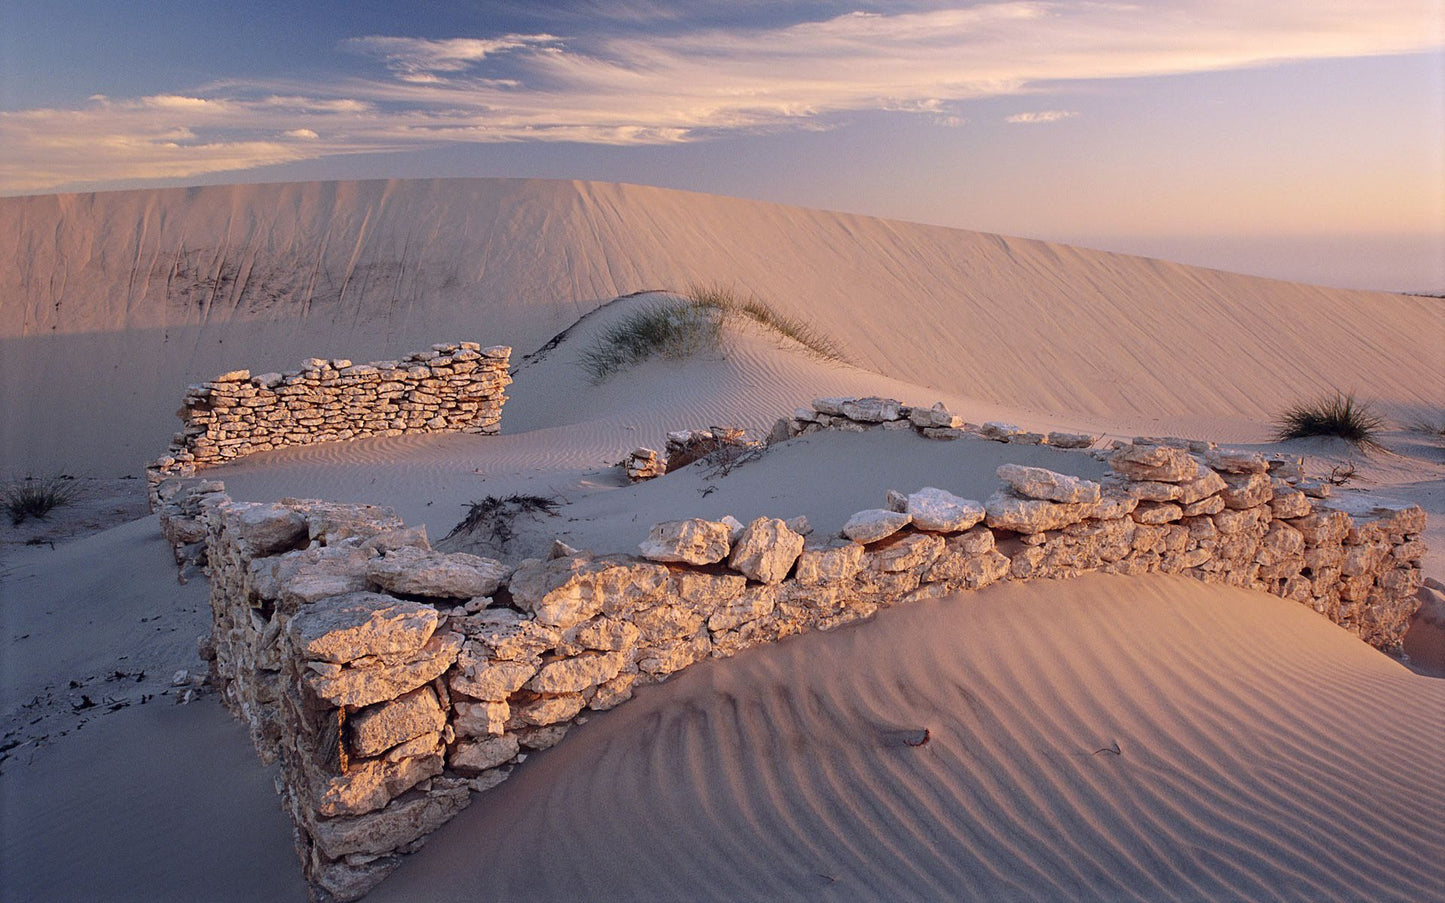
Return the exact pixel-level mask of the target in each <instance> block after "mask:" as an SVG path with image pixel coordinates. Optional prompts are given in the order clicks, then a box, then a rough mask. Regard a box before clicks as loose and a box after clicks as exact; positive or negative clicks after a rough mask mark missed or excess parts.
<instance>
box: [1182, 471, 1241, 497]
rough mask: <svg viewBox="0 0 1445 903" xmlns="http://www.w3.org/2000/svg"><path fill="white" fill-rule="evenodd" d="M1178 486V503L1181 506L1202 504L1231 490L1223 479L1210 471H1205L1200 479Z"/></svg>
mask: <svg viewBox="0 0 1445 903" xmlns="http://www.w3.org/2000/svg"><path fill="white" fill-rule="evenodd" d="M1178 485H1179V496H1178V501H1179V503H1180V504H1181V505H1192V504H1194V503H1196V502H1201V501H1203V500H1205V499H1207V498H1209V497H1210V496H1213V495H1218V494H1219V493H1221V492H1223V491H1224V490H1226V489H1228V488H1229V484H1228V483H1226V482H1225V481H1224V478H1223V477H1221V476H1220V475H1219V474H1217V473H1215V472H1214V471H1212V470H1208V469H1205V470H1204V471H1203V475H1202V476H1200V477H1199V478H1198V479H1194V480H1186V481H1184V482H1182V483H1180V484H1178Z"/></svg>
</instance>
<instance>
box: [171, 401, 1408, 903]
mask: <svg viewBox="0 0 1445 903" xmlns="http://www.w3.org/2000/svg"><path fill="white" fill-rule="evenodd" d="M281 385H284V383H283V384H281ZM845 401H848V400H847V399H843V400H839V401H838V403H837V405H835V407H838V408H839V409H840V410H841V408H842V406H843V402H845ZM915 415H917V416H915ZM814 416H815V417H816V420H814V421H810V423H812V424H814V425H817V424H821V423H822V422H823V421H824V419H825V418H832V417H840V418H841V414H838V415H834V414H828V413H825V412H823V411H815V412H814ZM941 416H942V415H941V414H940V413H939V412H938V411H936V410H933V409H929V410H928V411H925V412H924V413H923V414H918V412H917V409H914V410H911V411H908V412H906V413H905V414H904V417H906V418H907V419H903V417H900V419H899V420H896V421H886V422H887V423H901V424H903V426H904V428H913V427H915V426H916V424H917V423H918V422H920V421H927V422H929V423H933V422H934V420H935V419H936V418H938V417H941ZM844 422H846V423H852V424H854V425H855V426H856V425H858V422H856V421H852V420H846V421H844ZM829 428H831V427H829ZM859 428H862V427H861V426H860V427H859ZM928 428H929V429H932V428H934V427H931V426H930V427H928ZM1150 442H1151V443H1154V444H1141V445H1139V446H1132V447H1133V448H1139V449H1142V450H1141V451H1139V452H1138V453H1137V455H1134V456H1137V457H1141V458H1143V459H1144V463H1143V464H1140V462H1138V461H1134V460H1132V457H1130V458H1129V459H1128V460H1127V461H1126V463H1125V464H1124V467H1125V469H1126V470H1129V469H1136V465H1137V466H1138V467H1139V468H1144V470H1139V472H1141V473H1147V478H1144V479H1137V480H1131V479H1128V478H1122V477H1121V478H1111V479H1110V480H1108V481H1106V483H1107V485H1106V486H1104V487H1101V490H1102V491H1101V492H1100V495H1099V496H1098V497H1097V499H1096V500H1093V501H1074V502H1062V501H1056V500H1053V499H1047V498H1045V499H1038V498H1022V497H1020V496H1019V493H1018V491H1017V489H1016V487H1015V485H1014V484H1013V483H1012V482H1010V483H1009V485H1008V486H1007V487H1006V488H1004V489H1002V490H1001V491H1000V492H999V493H997V494H995V496H993V497H991V498H990V500H989V502H988V503H987V504H986V505H985V506H984V508H985V509H986V510H985V523H984V524H978V523H976V522H971V519H972V518H974V517H976V513H970V514H969V515H968V516H966V517H949V518H944V517H941V516H939V517H934V518H933V519H930V517H929V515H928V514H927V513H926V511H925V509H926V507H927V506H925V505H921V504H919V503H918V502H919V500H930V499H931V500H933V501H938V500H940V499H942V501H945V502H947V503H948V504H949V505H955V506H960V505H961V507H964V508H967V507H968V505H969V504H972V503H967V502H966V501H965V500H957V499H955V498H953V497H951V496H950V497H948V498H942V496H940V495H936V494H935V493H938V491H937V490H929V489H925V490H920V491H919V492H916V493H912V494H904V493H895V494H892V498H891V501H890V504H889V507H898V508H902V509H903V510H902V511H887V510H882V509H874V510H870V511H868V512H863V513H862V514H861V515H859V516H855V517H854V518H852V519H850V523H851V524H852V525H853V526H854V527H855V530H854V531H853V532H854V533H856V534H857V535H856V536H855V537H854V541H844V542H838V541H837V540H824V543H825V544H824V545H823V546H821V547H818V548H811V549H808V548H802V536H801V535H800V530H799V529H797V528H799V527H803V525H802V524H797V525H796V527H794V526H790V525H788V524H787V523H784V522H782V521H778V520H774V519H770V518H762V519H759V520H757V521H755V522H754V523H753V524H751V525H749V526H747V527H744V526H743V525H742V524H740V523H736V522H735V521H730V520H724V521H719V522H717V524H718V526H719V527H721V528H723V529H725V530H727V531H728V539H729V544H730V546H729V547H730V548H731V549H732V550H733V552H734V553H735V554H734V557H733V558H732V559H730V560H723V561H715V562H710V563H706V564H700V565H692V564H687V563H684V562H673V563H670V564H669V565H667V566H664V565H662V564H657V563H653V562H648V561H644V560H640V559H637V558H632V557H627V556H611V557H597V556H594V555H592V554H590V553H585V552H584V553H578V552H575V551H574V550H571V549H567V548H565V547H563V548H560V549H558V550H557V551H556V552H555V553H554V555H553V556H552V557H551V558H550V559H549V560H547V561H528V562H525V563H524V564H523V565H522V566H520V567H519V568H518V569H517V571H516V572H515V573H513V574H512V575H510V577H504V578H499V579H500V580H501V583H500V585H499V586H498V587H497V588H496V591H495V595H496V597H497V599H498V601H499V602H503V603H505V602H508V601H510V603H511V605H514V606H515V608H513V607H508V606H507V605H496V606H492V605H490V604H489V603H490V601H491V599H490V597H481V598H480V599H478V600H473V603H469V604H468V605H466V606H464V607H450V610H449V611H448V613H447V614H446V615H444V616H443V615H439V614H438V613H437V612H436V611H435V610H433V609H432V608H431V606H427V605H421V604H419V603H416V602H412V601H406V600H402V599H397V598H395V597H393V596H389V595H386V594H384V593H377V592H371V591H367V590H365V589H364V587H366V586H368V585H371V586H375V585H377V584H376V583H374V582H371V577H370V575H371V574H372V572H373V571H374V570H375V565H376V562H377V561H379V560H380V561H385V560H392V561H395V560H398V559H400V560H409V561H415V562H417V563H418V564H419V565H422V564H424V563H425V562H430V561H434V560H435V558H436V556H434V554H433V553H431V552H430V551H429V550H428V549H427V548H426V541H425V536H424V535H423V534H419V533H417V532H416V531H408V530H406V529H405V528H404V527H403V526H402V525H401V524H400V523H399V522H398V521H396V519H395V517H394V516H393V515H391V514H390V512H387V511H385V510H384V509H378V508H372V507H369V506H341V505H335V504H332V503H322V502H309V501H297V500H284V501H283V502H281V503H279V507H280V508H282V509H290V510H291V511H293V512H294V513H295V514H296V515H297V516H299V517H300V518H301V519H302V520H303V521H304V522H305V524H306V533H305V535H304V537H303V536H301V535H300V534H298V536H297V538H296V539H295V540H287V541H285V542H283V541H281V540H275V541H273V542H257V541H255V540H254V535H252V534H248V533H247V531H248V530H250V529H252V528H254V527H255V523H254V522H249V521H247V520H246V518H245V515H246V512H248V511H253V510H255V509H253V508H249V507H247V506H244V505H236V504H235V503H232V502H230V501H229V499H226V498H225V496H224V495H223V494H222V493H221V490H222V489H223V487H219V485H217V486H206V487H202V486H201V484H200V483H198V482H194V481H193V482H192V483H189V484H183V485H174V484H169V483H165V484H162V485H161V486H160V487H159V490H158V491H159V492H162V493H164V496H163V497H164V503H165V504H166V505H167V506H168V509H167V510H169V511H172V512H174V514H173V516H172V517H171V519H172V520H173V521H174V522H175V523H177V524H186V525H187V526H186V527H185V532H186V535H191V536H194V535H195V526H196V525H197V524H199V525H202V526H204V528H205V548H206V554H207V562H208V567H209V576H210V580H211V588H212V597H211V605H212V634H211V637H210V639H209V643H208V645H209V646H210V647H211V648H212V649H213V650H214V658H213V659H212V674H211V678H212V680H213V682H214V683H215V684H216V685H217V686H218V687H219V688H220V692H221V696H222V698H223V699H224V700H225V702H226V704H227V706H228V707H230V708H231V710H232V711H233V712H234V713H236V714H237V716H238V717H240V718H241V719H243V720H244V721H245V722H246V724H247V726H248V729H249V730H250V732H251V736H252V740H253V742H254V743H255V745H256V748H257V750H258V752H259V753H260V754H261V756H262V758H263V760H266V761H276V762H277V764H278V765H279V771H280V779H279V781H278V790H279V792H280V793H281V796H282V802H283V807H284V808H285V810H286V811H288V812H289V813H291V814H292V817H293V821H294V823H295V826H296V831H295V839H296V843H297V851H298V854H299V856H300V858H301V861H302V864H303V868H304V869H305V870H306V875H307V878H308V880H309V881H310V882H311V883H312V886H313V888H315V889H316V892H317V893H318V895H320V894H332V895H337V896H343V895H346V896H347V898H348V899H352V898H354V897H355V896H356V895H359V894H361V893H364V892H365V891H366V890H367V889H369V888H370V887H372V886H374V884H375V882H376V881H379V880H381V878H382V877H384V876H385V874H387V873H388V872H389V871H391V870H392V869H394V868H395V867H396V866H397V865H398V864H399V862H400V861H401V859H402V857H403V856H404V855H405V854H406V853H408V852H410V851H412V850H413V849H415V847H416V844H417V842H418V840H419V839H420V837H421V836H422V835H423V834H424V833H425V832H426V831H429V830H432V829H434V828H435V827H436V826H437V825H439V824H440V823H441V822H442V821H445V819H446V818H449V817H450V816H451V815H453V814H455V812H456V811H457V810H458V809H459V808H460V805H463V804H464V803H465V801H466V799H467V795H468V793H469V792H471V791H478V792H480V791H485V790H487V789H490V788H492V787H495V786H496V785H497V784H499V783H501V782H502V781H504V780H506V779H507V778H508V776H509V775H510V774H511V773H512V768H513V765H514V764H515V763H516V762H518V761H519V760H520V759H521V758H522V757H523V755H524V754H525V753H527V752H528V751H531V752H535V751H540V750H545V749H547V748H549V747H551V746H552V745H554V744H556V743H557V742H559V741H560V740H561V739H562V738H563V737H564V736H565V735H566V733H567V731H568V729H569V727H570V726H571V725H573V724H576V723H579V722H580V720H581V719H583V718H585V717H586V715H585V714H584V713H585V712H587V711H588V710H591V711H601V710H605V709H609V708H611V707H613V706H616V705H618V704H620V703H621V702H623V701H625V700H627V699H628V698H630V697H631V695H632V692H633V690H634V688H635V687H636V686H637V685H639V684H646V683H649V682H653V681H657V680H662V679H664V678H666V677H667V676H668V675H669V674H671V673H673V672H675V671H678V670H680V669H683V668H686V667H687V666H689V665H691V664H693V663H695V662H698V661H701V660H703V659H705V658H708V657H709V656H717V657H722V656H728V655H733V654H735V653H737V652H739V651H741V650H743V649H746V648H749V647H751V646H756V645H759V644H762V643H769V642H773V641H776V640H778V639H781V638H783V637H786V636H789V635H792V634H796V633H800V632H803V631H807V630H827V629H832V628H834V627H837V626H840V625H842V624H848V623H852V622H855V621H857V620H859V619H861V618H866V617H869V616H871V615H872V614H873V613H874V612H876V611H877V610H878V609H879V608H882V607H887V606H890V605H896V604H905V603H908V602H912V601H915V600H919V599H924V598H932V597H939V596H944V595H947V594H949V593H952V592H956V591H959V590H967V589H973V588H977V587H982V586H987V585H989V584H991V583H994V582H997V581H1000V580H1008V579H1036V578H1066V577H1072V576H1075V575H1078V574H1084V573H1089V572H1103V573H1113V574H1143V573H1150V572H1160V573H1177V574H1187V575H1189V576H1192V577H1194V578H1196V579H1200V580H1205V581H1209V582H1215V583H1227V584H1231V585H1237V586H1245V587H1252V588H1254V589H1258V590H1263V591H1266V592H1270V593H1273V594H1275V595H1278V596H1281V597H1283V598H1286V599H1292V600H1296V601H1299V602H1300V603H1302V604H1305V605H1309V606H1310V607H1312V608H1314V609H1315V610H1316V611H1319V612H1320V613H1322V614H1323V615H1325V616H1326V617H1328V618H1330V619H1331V620H1332V621H1334V622H1335V623H1337V624H1340V625H1341V626H1342V627H1344V628H1346V629H1348V630H1351V631H1352V632H1354V633H1356V634H1357V635H1358V636H1360V637H1361V638H1362V639H1364V640H1366V641H1367V642H1370V643H1372V644H1373V645H1376V646H1378V647H1380V648H1384V649H1393V648H1395V647H1396V646H1397V645H1398V643H1399V640H1400V636H1401V635H1402V633H1403V630H1404V627H1405V625H1406V624H1407V623H1408V620H1409V617H1410V615H1411V613H1412V611H1413V608H1414V605H1415V596H1414V594H1415V592H1416V590H1417V589H1418V588H1419V586H1420V584H1421V577H1420V570H1419V561H1420V558H1421V556H1422V555H1423V554H1424V545H1423V543H1422V542H1421V540H1420V534H1421V533H1422V531H1423V530H1424V528H1425V519H1424V512H1423V511H1421V510H1420V509H1419V508H1403V509H1395V508H1380V509H1377V510H1375V511H1373V512H1371V513H1370V514H1369V515H1363V516H1356V517H1351V516H1350V515H1348V514H1346V513H1345V512H1343V511H1338V510H1332V509H1329V508H1327V507H1325V506H1324V505H1323V504H1322V503H1316V502H1313V501H1311V498H1312V497H1311V496H1307V495H1306V493H1305V491H1304V490H1303V489H1301V488H1299V487H1300V486H1301V485H1302V484H1304V483H1305V478H1304V476H1303V473H1302V471H1297V468H1296V467H1295V466H1294V463H1293V462H1291V461H1280V462H1274V461H1271V462H1269V466H1270V468H1271V469H1270V470H1269V471H1268V472H1261V471H1258V470H1257V469H1256V470H1242V472H1235V470H1229V471H1225V472H1224V473H1222V474H1221V473H1219V472H1216V471H1214V470H1213V469H1210V468H1207V467H1204V465H1202V464H1199V463H1198V461H1196V460H1195V459H1194V458H1193V457H1191V454H1207V453H1208V452H1209V451H1210V450H1211V449H1210V448H1209V447H1208V446H1207V445H1204V444H1200V443H1188V442H1184V441H1183V440H1180V441H1179V442H1177V443H1173V444H1170V441H1164V440H1150ZM1191 449H1192V451H1191ZM1161 450H1162V451H1161ZM1101 454H1102V453H1101ZM1117 454H1118V453H1117V452H1115V455H1117ZM1131 455H1133V453H1131ZM1180 456H1182V457H1180ZM1121 460H1123V459H1121ZM1217 460H1219V461H1220V463H1221V465H1222V466H1229V467H1233V468H1236V469H1242V468H1246V467H1255V468H1257V467H1258V463H1257V462H1256V461H1254V460H1253V459H1247V460H1245V461H1243V462H1240V461H1237V460H1235V459H1234V458H1228V459H1226V458H1218V459H1217ZM1276 464H1278V466H1276ZM1171 468H1172V469H1171ZM1116 470H1117V468H1116ZM1007 473H1009V474H1010V475H1011V476H1014V477H1016V478H1018V479H1020V480H1024V481H1026V482H1025V484H1026V486H1027V487H1030V488H1032V487H1033V485H1034V482H1033V481H1035V480H1036V475H1035V474H1032V473H1030V472H1028V471H1025V470H1022V469H1020V470H1019V471H1013V470H1010V471H1007ZM1044 473H1045V474H1048V472H1047V471H1044ZM1161 476H1177V477H1179V478H1178V479H1172V480H1165V479H1160V477H1161ZM1261 480H1262V481H1263V483H1261ZM1291 481H1293V482H1291ZM1042 482H1043V483H1044V484H1046V488H1042V489H1033V491H1038V492H1040V493H1044V492H1053V493H1060V492H1061V491H1060V490H1059V489H1058V487H1059V486H1061V485H1064V484H1066V483H1067V481H1064V480H1060V479H1057V478H1056V475H1049V476H1048V477H1047V478H1046V479H1044V480H1042ZM1261 487H1263V488H1261ZM1266 491H1267V493H1268V496H1272V497H1267V496H1266ZM1061 494H1063V495H1064V496H1065V497H1068V498H1093V493H1092V492H1088V491H1087V490H1086V491H1085V493H1084V494H1083V495H1080V494H1078V493H1077V492H1076V491H1074V490H1072V489H1071V490H1068V491H1066V492H1062V493H1061ZM1226 499H1228V500H1230V501H1232V502H1233V503H1234V504H1235V505H1242V506H1244V507H1226ZM954 513H955V514H956V513H957V512H954ZM262 520H263V521H265V522H266V523H270V524H285V523H291V524H292V525H293V527H292V529H294V524H295V523H296V519H295V518H293V517H290V516H287V515H286V514H285V512H284V511H278V510H274V509H273V510H271V511H270V512H269V513H268V514H267V515H266V517H265V518H262ZM163 522H164V521H163ZM965 523H968V524H970V525H969V526H968V527H966V528H964V527H963V525H964V524H965ZM860 525H864V526H865V527H866V529H863V530H859V529H856V528H857V527H859V526H860ZM925 528H934V529H925ZM995 530H997V531H998V532H997V533H996V532H995ZM278 533H284V531H278ZM248 535H251V536H252V538H248ZM862 537H866V539H867V541H866V543H865V542H862V541H856V540H858V539H859V538H862ZM302 539H305V540H308V541H309V542H310V546H309V547H307V548H304V549H299V548H298V549H294V550H288V549H289V548H290V546H291V544H292V543H293V542H294V543H295V544H299V543H300V542H301V541H302ZM829 542H831V543H832V545H831V546H830V545H827V543H829ZM266 549H270V551H264V550H266ZM398 550H413V551H402V552H401V553H400V555H398ZM799 550H800V552H799ZM790 571H791V573H792V576H789V574H790ZM749 578H752V579H751V580H750V579H749ZM763 581H767V582H763ZM396 585H407V584H400V583H398V584H396ZM398 591H399V590H398ZM433 591H436V590H435V589H434V590H433ZM518 609H520V610H518ZM352 644H355V645H354V646H353V645H352Z"/></svg>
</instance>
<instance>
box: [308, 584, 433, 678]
mask: <svg viewBox="0 0 1445 903" xmlns="http://www.w3.org/2000/svg"><path fill="white" fill-rule="evenodd" d="M436 626H437V611H436V609H435V608H432V607H431V606H430V605H422V604H421V603H419V602H410V601H407V600H404V599H395V598H393V597H391V596H385V595H382V594H380V593H367V592H360V593H347V594H345V595H342V596H334V597H332V598H329V599H323V600H321V601H319V602H316V603H314V604H312V605H308V606H306V607H305V608H303V609H301V611H299V612H297V614H296V616H295V617H293V618H292V619H291V623H290V625H289V627H288V631H289V633H290V636H291V638H292V642H294V643H295V644H296V645H297V647H298V648H300V649H301V650H302V653H303V654H304V655H305V656H306V657H307V658H309V659H312V660H314V661H323V662H337V663H345V662H349V661H352V660H354V659H359V658H363V657H365V656H374V655H396V654H402V655H404V654H407V653H411V652H415V651H417V650H419V649H421V648H422V646H423V645H425V644H426V642H427V640H428V639H430V638H431V635H432V632H433V631H434V630H436Z"/></svg>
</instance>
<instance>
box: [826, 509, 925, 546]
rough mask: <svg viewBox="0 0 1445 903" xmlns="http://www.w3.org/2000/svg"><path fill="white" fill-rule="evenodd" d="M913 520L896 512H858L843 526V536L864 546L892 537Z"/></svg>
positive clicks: (883, 510) (869, 510) (874, 510)
mask: <svg viewBox="0 0 1445 903" xmlns="http://www.w3.org/2000/svg"><path fill="white" fill-rule="evenodd" d="M912 521H913V518H911V517H909V516H908V515H907V514H904V513H900V512H898V511H888V510H885V509H883V508H870V509H868V510H866V511H859V512H858V513H857V514H854V515H853V516H852V517H850V518H848V522H847V523H846V524H844V525H843V535H844V536H846V537H848V538H849V539H851V540H853V541H854V542H861V543H864V544H867V543H870V542H877V541H878V540H880V539H883V538H885V537H888V536H892V535H893V534H894V533H897V532H898V531H899V530H902V529H903V528H904V527H906V526H908V525H909V524H910V523H912Z"/></svg>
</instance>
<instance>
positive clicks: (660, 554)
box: [638, 517, 731, 564]
mask: <svg viewBox="0 0 1445 903" xmlns="http://www.w3.org/2000/svg"><path fill="white" fill-rule="evenodd" d="M730 534H731V530H730V529H729V527H728V525H727V524H725V523H721V522H718V521H709V520H701V519H700V518H696V517H694V518H689V519H687V520H672V521H666V522H665V523H661V524H654V525H653V527H652V530H651V531H650V532H649V533H648V534H647V539H645V540H643V542H642V544H641V545H640V546H639V547H638V548H639V550H640V551H641V554H642V557H643V558H646V559H648V560H649V561H663V562H670V561H671V562H681V563H683V564H714V563H716V562H719V561H722V560H723V559H724V558H726V557H728V552H729V551H730V546H731V539H730Z"/></svg>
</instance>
